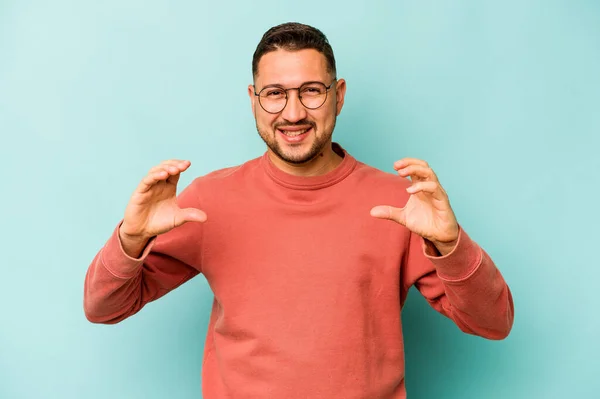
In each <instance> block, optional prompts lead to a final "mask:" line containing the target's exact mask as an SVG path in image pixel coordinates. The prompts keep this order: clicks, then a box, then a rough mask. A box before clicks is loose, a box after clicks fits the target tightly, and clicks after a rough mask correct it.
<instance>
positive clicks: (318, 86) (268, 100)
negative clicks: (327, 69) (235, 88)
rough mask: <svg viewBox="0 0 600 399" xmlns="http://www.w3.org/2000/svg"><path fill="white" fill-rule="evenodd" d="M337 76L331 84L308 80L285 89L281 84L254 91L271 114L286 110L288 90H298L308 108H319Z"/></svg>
mask: <svg viewBox="0 0 600 399" xmlns="http://www.w3.org/2000/svg"><path fill="white" fill-rule="evenodd" d="M336 80H337V78H333V82H331V84H330V85H329V86H325V83H322V82H306V83H304V84H302V86H300V87H294V88H289V89H284V88H283V87H279V86H267V87H264V88H263V89H262V90H261V91H260V92H259V93H257V92H256V90H255V91H254V95H255V96H257V97H258V102H259V103H260V106H261V107H262V109H264V110H265V111H266V112H268V113H270V114H278V113H280V112H281V111H283V110H284V108H285V106H286V105H287V102H288V91H290V90H298V99H299V100H300V102H301V103H302V105H304V106H305V107H306V108H308V109H317V108H319V107H321V106H322V105H323V104H325V101H327V93H328V92H329V89H331V87H332V86H333V84H334V83H335V81H336Z"/></svg>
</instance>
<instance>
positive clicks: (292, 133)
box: [277, 127, 311, 137]
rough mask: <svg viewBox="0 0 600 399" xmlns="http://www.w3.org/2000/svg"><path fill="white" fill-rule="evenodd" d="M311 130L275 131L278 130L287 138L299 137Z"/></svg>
mask: <svg viewBox="0 0 600 399" xmlns="http://www.w3.org/2000/svg"><path fill="white" fill-rule="evenodd" d="M310 129H311V128H310V127H309V128H307V129H302V130H281V129H277V130H279V131H280V132H281V133H283V134H285V135H286V136H288V137H297V136H300V135H301V134H304V133H306V132H308V131H309V130H310Z"/></svg>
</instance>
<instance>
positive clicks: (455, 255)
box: [423, 227, 483, 282]
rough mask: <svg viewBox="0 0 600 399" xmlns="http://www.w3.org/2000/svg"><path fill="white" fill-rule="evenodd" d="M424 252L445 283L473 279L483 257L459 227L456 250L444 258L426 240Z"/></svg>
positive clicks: (481, 252)
mask: <svg viewBox="0 0 600 399" xmlns="http://www.w3.org/2000/svg"><path fill="white" fill-rule="evenodd" d="M423 251H424V252H425V256H426V257H427V258H428V259H430V260H431V261H432V262H433V264H434V266H435V268H436V270H437V274H438V276H439V277H440V278H441V279H442V280H445V281H449V282H450V281H454V282H458V281H463V280H466V279H468V278H469V277H471V276H472V275H473V274H474V273H475V272H476V271H477V269H478V268H479V265H480V264H481V260H482V257H483V251H482V249H481V247H480V246H479V245H477V243H476V242H475V241H473V240H471V238H470V237H469V235H468V234H467V233H466V232H465V231H464V230H463V229H462V227H459V232H458V241H457V243H456V246H455V247H454V249H453V250H452V251H451V252H450V253H448V254H446V255H443V256H439V253H438V252H437V250H436V249H435V247H434V246H433V244H432V243H428V242H427V241H426V240H424V243H423Z"/></svg>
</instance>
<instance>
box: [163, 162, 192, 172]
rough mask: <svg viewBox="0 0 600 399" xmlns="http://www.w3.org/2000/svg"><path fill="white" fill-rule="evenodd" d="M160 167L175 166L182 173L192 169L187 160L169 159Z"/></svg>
mask: <svg viewBox="0 0 600 399" xmlns="http://www.w3.org/2000/svg"><path fill="white" fill-rule="evenodd" d="M160 165H170V166H175V167H176V168H178V169H179V170H180V171H181V172H183V171H184V170H186V169H187V168H189V167H190V165H191V162H190V161H187V160H181V159H168V160H166V161H162V162H161V163H160V164H159V165H158V166H160Z"/></svg>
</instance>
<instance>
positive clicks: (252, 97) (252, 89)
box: [248, 85, 256, 115]
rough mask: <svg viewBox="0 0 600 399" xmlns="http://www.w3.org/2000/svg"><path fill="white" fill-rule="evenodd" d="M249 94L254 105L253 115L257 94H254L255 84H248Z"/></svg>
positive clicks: (253, 113)
mask: <svg viewBox="0 0 600 399" xmlns="http://www.w3.org/2000/svg"><path fill="white" fill-rule="evenodd" d="M248 96H250V105H252V115H255V111H256V109H255V107H256V96H255V95H254V85H248Z"/></svg>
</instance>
